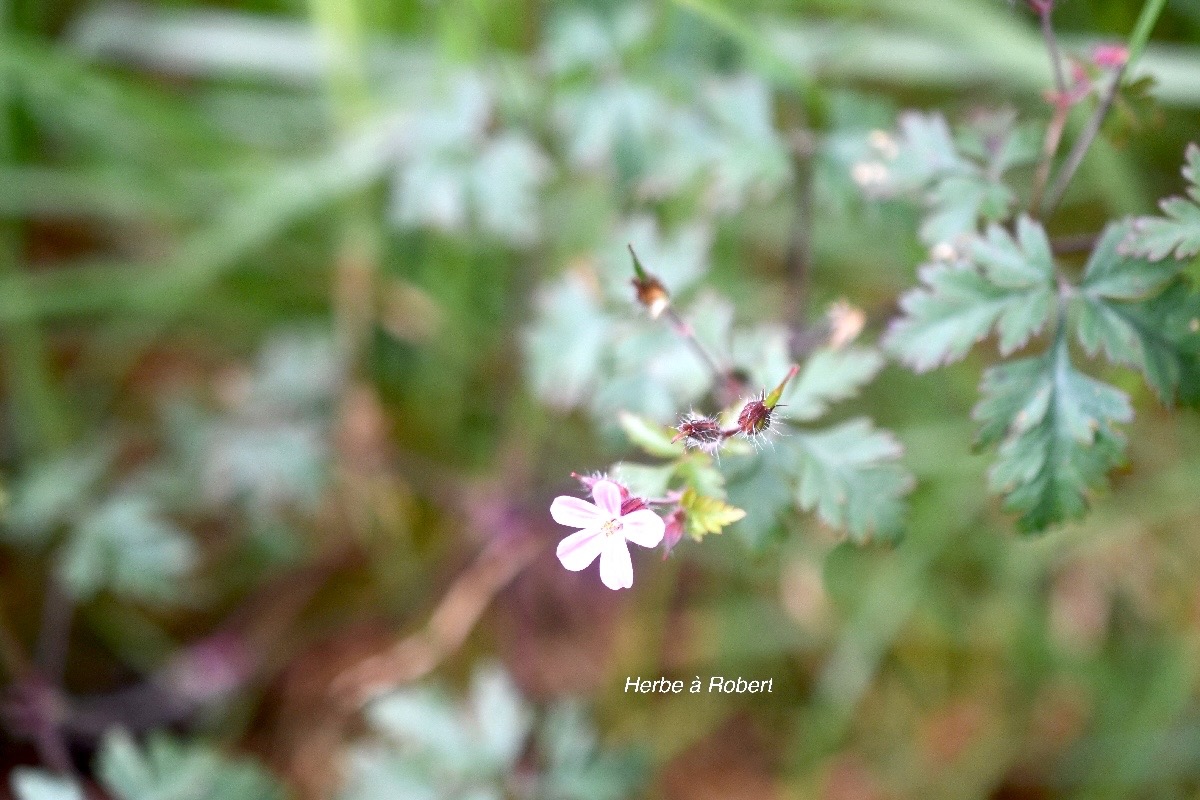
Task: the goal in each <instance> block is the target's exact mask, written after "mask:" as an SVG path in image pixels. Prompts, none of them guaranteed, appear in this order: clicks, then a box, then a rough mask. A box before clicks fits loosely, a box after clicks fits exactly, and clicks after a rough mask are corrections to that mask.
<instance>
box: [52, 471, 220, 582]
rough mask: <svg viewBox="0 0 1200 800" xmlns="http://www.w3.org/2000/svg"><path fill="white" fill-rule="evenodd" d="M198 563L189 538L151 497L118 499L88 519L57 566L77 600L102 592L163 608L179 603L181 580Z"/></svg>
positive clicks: (91, 512) (127, 496)
mask: <svg viewBox="0 0 1200 800" xmlns="http://www.w3.org/2000/svg"><path fill="white" fill-rule="evenodd" d="M198 560H199V551H198V550H197V548H196V545H195V543H194V542H193V541H192V539H191V537H190V536H188V534H187V533H186V532H185V531H184V530H183V529H182V528H180V527H178V526H177V525H176V524H175V523H174V522H172V521H171V520H169V519H168V518H167V517H166V516H165V515H164V514H163V512H162V510H161V509H160V508H159V507H158V505H157V503H156V502H155V501H153V500H151V499H150V498H147V497H141V496H137V495H132V494H131V495H116V496H114V497H112V498H110V499H109V500H107V501H106V502H105V503H103V504H102V505H100V506H98V507H97V508H95V509H94V510H92V511H90V512H89V513H88V514H86V515H85V516H84V517H83V518H82V519H81V521H80V523H79V526H78V528H77V529H76V531H75V533H74V535H73V536H72V537H71V538H70V539H69V540H68V541H67V543H66V545H65V547H64V549H63V553H62V557H61V559H60V561H59V573H60V576H61V578H62V580H63V583H64V584H65V585H66V586H67V588H68V589H69V590H70V592H71V593H72V594H73V595H74V596H75V597H77V598H79V599H88V598H90V597H92V596H93V595H95V594H96V593H97V592H99V591H100V590H102V589H110V590H112V591H113V592H116V593H117V594H120V595H124V596H127V597H130V598H136V599H143V600H152V601H156V602H158V603H161V604H164V605H166V604H171V603H178V602H180V601H181V600H182V599H183V596H184V593H183V592H182V591H181V590H180V581H181V580H182V579H183V578H184V577H185V576H186V575H187V574H188V573H189V572H191V570H192V568H193V567H194V566H195V564H196V562H197V561H198Z"/></svg>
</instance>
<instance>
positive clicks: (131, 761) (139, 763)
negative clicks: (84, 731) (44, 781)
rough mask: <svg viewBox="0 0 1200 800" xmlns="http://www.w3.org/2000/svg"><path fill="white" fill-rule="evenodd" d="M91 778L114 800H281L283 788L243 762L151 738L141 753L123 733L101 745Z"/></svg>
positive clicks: (197, 746) (202, 748) (113, 734)
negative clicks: (97, 778)
mask: <svg viewBox="0 0 1200 800" xmlns="http://www.w3.org/2000/svg"><path fill="white" fill-rule="evenodd" d="M96 773H97V775H98V776H99V778H100V782H101V784H103V786H104V787H105V789H107V790H108V791H109V792H110V793H111V794H112V795H113V796H114V797H116V798H118V800H180V799H181V798H188V800H283V797H284V792H283V789H282V787H281V786H280V785H279V784H278V783H277V782H276V781H275V779H274V778H272V777H271V775H270V774H269V773H268V772H266V770H264V769H263V768H262V767H260V766H258V765H257V764H255V763H254V762H253V761H250V760H247V759H232V758H226V757H224V756H222V755H221V754H220V753H218V752H217V751H216V750H213V749H211V748H209V747H206V746H204V745H200V744H185V743H182V742H179V741H177V740H175V739H173V738H171V737H168V736H165V735H163V734H154V735H151V736H150V737H149V738H148V739H147V741H146V743H145V745H144V746H143V747H141V748H139V747H138V745H137V744H136V743H135V742H134V741H133V739H132V738H131V737H130V736H129V735H128V734H127V733H125V732H124V731H120V730H117V731H112V732H110V733H108V734H107V735H106V736H105V737H104V740H103V741H102V742H101V744H100V752H99V754H98V756H97V763H96Z"/></svg>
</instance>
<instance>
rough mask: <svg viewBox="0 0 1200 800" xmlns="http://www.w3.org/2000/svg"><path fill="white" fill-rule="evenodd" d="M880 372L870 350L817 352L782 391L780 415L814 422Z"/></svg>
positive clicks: (876, 355) (876, 356)
mask: <svg viewBox="0 0 1200 800" xmlns="http://www.w3.org/2000/svg"><path fill="white" fill-rule="evenodd" d="M882 368H883V357H882V356H880V355H879V353H878V352H876V351H875V350H873V349H871V348H867V347H849V348H846V349H844V350H833V349H830V348H824V349H821V350H818V351H816V352H815V353H813V354H812V355H811V356H809V358H808V360H807V361H805V363H804V368H803V369H802V370H801V372H800V374H799V376H797V377H796V379H795V381H794V382H793V384H792V386H791V387H790V388H788V389H786V390H785V391H784V395H783V399H784V404H783V405H781V406H780V408H781V409H782V413H783V415H784V416H786V417H789V418H791V419H797V420H805V421H808V420H814V419H816V418H818V417H820V416H821V415H822V414H824V413H825V411H826V410H828V408H829V406H830V405H832V404H833V403H836V402H838V401H839V400H846V399H848V398H851V397H853V396H854V395H856V394H858V391H859V389H861V388H862V387H863V386H865V385H866V384H868V383H870V382H871V380H872V379H873V378H874V377H875V376H876V375H877V374H878V373H879V370H880V369H882Z"/></svg>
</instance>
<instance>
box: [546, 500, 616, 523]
mask: <svg viewBox="0 0 1200 800" xmlns="http://www.w3.org/2000/svg"><path fill="white" fill-rule="evenodd" d="M550 516H552V517H554V521H555V522H557V523H558V524H559V525H566V526H567V527H569V528H590V527H592V526H594V525H599V524H600V523H602V522H604V520H605V519H607V518H608V517H609V515H608V514H605V513H604V512H603V511H601V510H600V509H599V508H597V507H596V506H595V505H593V504H592V503H589V502H588V501H587V500H581V499H579V498H578V497H571V496H570V495H565V494H564V495H561V496H560V497H556V498H554V502H553V503H551V504H550Z"/></svg>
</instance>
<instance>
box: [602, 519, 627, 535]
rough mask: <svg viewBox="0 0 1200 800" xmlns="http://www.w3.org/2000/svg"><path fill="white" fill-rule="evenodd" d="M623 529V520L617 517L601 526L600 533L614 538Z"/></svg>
mask: <svg viewBox="0 0 1200 800" xmlns="http://www.w3.org/2000/svg"><path fill="white" fill-rule="evenodd" d="M621 528H622V525H621V520H619V519H617V518H616V517H613V518H612V519H610V520H609V521H608V522H606V523H604V524H603V525H601V526H600V532H601V533H603V534H604V535H605V536H612V535H613V534H615V533H619V532H620V530H621Z"/></svg>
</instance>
